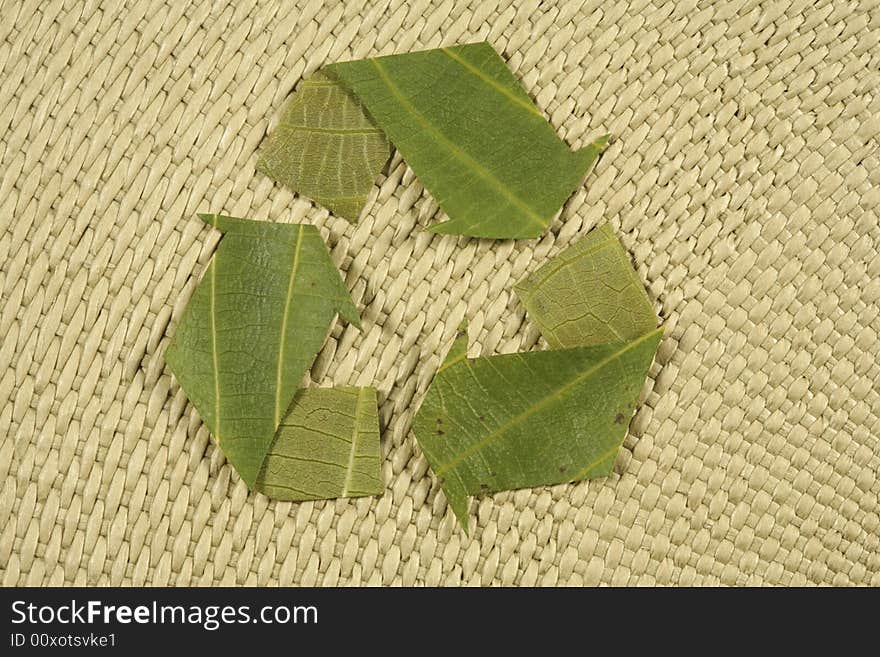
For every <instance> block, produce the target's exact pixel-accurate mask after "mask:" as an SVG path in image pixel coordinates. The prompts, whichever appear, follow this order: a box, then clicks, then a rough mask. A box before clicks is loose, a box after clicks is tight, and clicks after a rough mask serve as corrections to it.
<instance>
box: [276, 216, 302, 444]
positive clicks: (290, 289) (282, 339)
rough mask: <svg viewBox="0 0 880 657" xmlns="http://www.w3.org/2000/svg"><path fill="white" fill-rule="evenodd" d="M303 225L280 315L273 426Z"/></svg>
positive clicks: (278, 418) (278, 415) (278, 413)
mask: <svg viewBox="0 0 880 657" xmlns="http://www.w3.org/2000/svg"><path fill="white" fill-rule="evenodd" d="M302 237H303V227H302V225H300V226H299V230H298V231H297V234H296V248H295V249H294V252H293V265H292V266H291V268H290V279H289V280H288V282H287V298H286V299H285V301H284V314H283V315H282V317H281V336H280V340H279V343H280V344H279V346H278V367H277V370H276V376H275V428H277V427H278V425H279V424H281V415H282V412H283V409H282V408H281V387H282V383H283V381H284V350H285V347H286V345H287V320H288V318H289V317H290V301H291V299H292V298H293V288H294V285H295V283H296V274H297V270H298V269H299V252H300V248H301V247H302V241H303V240H302Z"/></svg>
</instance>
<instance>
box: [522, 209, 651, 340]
mask: <svg viewBox="0 0 880 657" xmlns="http://www.w3.org/2000/svg"><path fill="white" fill-rule="evenodd" d="M514 290H515V291H516V294H517V296H518V297H519V298H520V301H522V303H523V305H524V306H525V308H526V310H527V311H528V314H529V317H530V318H531V320H532V321H533V322H535V323H536V324H537V325H538V327H539V328H540V329H541V335H542V336H544V339H545V340H547V343H548V344H549V345H550V347H551V348H552V349H558V348H563V347H585V346H589V345H596V344H603V343H607V342H626V341H628V340H633V339H635V338H637V337H639V336H642V335H645V334H646V333H648V332H650V331H652V330H653V329H654V328H655V327H656V326H657V317H656V316H655V315H654V308H653V306H652V305H651V301H650V300H649V299H648V294H647V293H646V292H645V288H644V286H643V285H642V283H641V281H640V280H639V277H638V275H637V274H636V272H635V270H634V269H633V267H632V265H631V264H630V261H629V255H628V254H627V252H626V250H625V249H624V248H623V246H622V245H621V244H620V242H619V241H618V239H617V237H615V235H614V233H613V231H612V230H611V227H610V226H608V225H607V224H605V225H602V226H599V227H598V228H596V229H594V230H592V231H590V233H589V234H588V235H587V236H586V237H585V238H583V239H582V240H580V241H578V242H576V243H575V244H574V245H572V246H570V247H569V248H567V249H566V250H565V251H563V252H562V253H560V254H559V255H557V256H556V257H555V258H553V260H552V261H551V262H549V263H548V264H546V265H544V266H543V267H541V268H540V269H539V270H538V271H536V272H534V273H533V274H531V275H529V276H527V277H526V278H525V279H524V280H522V281H520V282H519V283H517V284H516V286H515V287H514Z"/></svg>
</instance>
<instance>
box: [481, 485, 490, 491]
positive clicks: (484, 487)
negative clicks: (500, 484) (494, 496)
mask: <svg viewBox="0 0 880 657" xmlns="http://www.w3.org/2000/svg"><path fill="white" fill-rule="evenodd" d="M480 490H489V484H480Z"/></svg>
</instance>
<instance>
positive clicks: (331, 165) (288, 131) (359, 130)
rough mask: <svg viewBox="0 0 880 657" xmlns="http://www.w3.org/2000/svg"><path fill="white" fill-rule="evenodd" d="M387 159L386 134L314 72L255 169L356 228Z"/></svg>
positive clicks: (347, 95)
mask: <svg viewBox="0 0 880 657" xmlns="http://www.w3.org/2000/svg"><path fill="white" fill-rule="evenodd" d="M390 155H391V147H390V145H389V143H388V139H387V138H386V137H385V133H384V132H383V131H382V130H381V129H380V128H378V127H377V126H376V125H375V124H374V123H373V122H372V121H371V120H370V117H369V116H368V115H367V114H366V112H365V111H364V108H363V106H362V105H361V103H360V102H359V101H358V100H357V99H356V98H354V97H353V96H352V95H351V94H350V93H349V92H348V91H347V90H346V89H345V87H343V86H342V85H340V84H339V83H338V82H336V81H335V80H333V79H332V78H331V77H329V76H327V75H326V74H325V73H323V72H321V71H318V72H317V73H315V74H314V75H312V76H311V77H310V78H309V79H307V80H304V81H303V82H302V83H301V84H300V86H299V88H298V89H297V91H296V93H295V94H294V96H293V98H292V99H291V100H290V102H289V103H288V104H287V106H286V108H285V109H284V110H283V113H282V116H281V120H280V122H279V124H278V126H277V127H276V128H275V130H274V131H273V132H272V134H271V135H269V137H268V139H267V140H266V142H265V144H264V145H263V147H262V149H261V151H260V156H259V159H258V161H257V170H258V171H260V172H262V173H264V174H266V175H267V176H269V177H270V178H272V179H273V180H275V181H276V182H279V183H281V184H282V185H285V186H286V187H289V188H290V189H291V190H293V191H295V192H297V193H299V194H302V195H303V196H307V197H308V198H311V199H313V200H315V201H317V202H318V203H320V204H321V205H323V206H325V207H327V208H328V209H329V210H330V211H331V212H333V213H334V214H336V215H338V216H340V217H343V218H344V219H347V220H348V221H350V222H352V223H356V222H357V220H358V217H359V216H360V214H361V212H362V211H363V208H364V204H365V203H366V202H367V197H368V196H369V193H370V189H371V188H372V186H373V182H374V181H375V179H376V176H378V175H379V172H380V171H381V170H382V167H383V166H385V163H386V162H387V161H388V158H389V157H390Z"/></svg>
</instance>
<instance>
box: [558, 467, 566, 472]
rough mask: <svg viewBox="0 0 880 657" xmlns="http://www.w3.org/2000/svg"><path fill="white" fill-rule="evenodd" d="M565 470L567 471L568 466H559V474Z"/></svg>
mask: <svg viewBox="0 0 880 657" xmlns="http://www.w3.org/2000/svg"><path fill="white" fill-rule="evenodd" d="M566 470H568V466H565V465H560V466H559V472H565V471H566Z"/></svg>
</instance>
